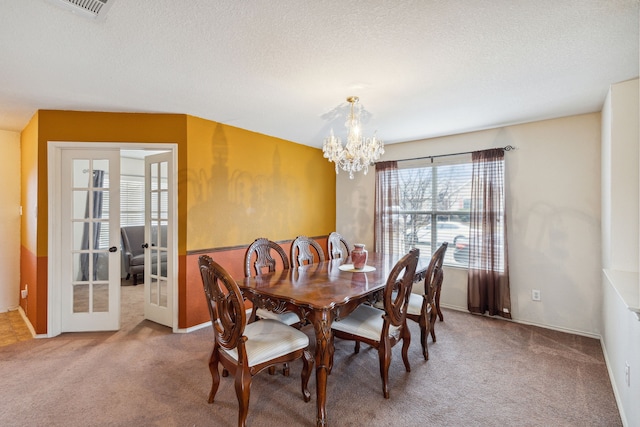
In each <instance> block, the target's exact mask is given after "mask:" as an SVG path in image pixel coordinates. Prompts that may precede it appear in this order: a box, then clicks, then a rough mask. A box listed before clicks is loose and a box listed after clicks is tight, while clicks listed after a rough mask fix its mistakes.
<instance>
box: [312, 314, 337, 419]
mask: <svg viewBox="0 0 640 427" xmlns="http://www.w3.org/2000/svg"><path fill="white" fill-rule="evenodd" d="M314 317H315V318H314V319H313V320H314V321H313V327H314V329H315V332H316V356H315V359H316V398H317V406H318V415H317V418H316V425H317V426H323V427H324V426H327V425H328V421H327V411H326V404H327V377H328V374H329V371H330V369H331V357H332V353H333V351H332V349H331V345H332V344H333V339H332V337H331V322H332V321H333V319H332V314H331V312H330V311H328V310H324V311H319V312H316V313H315V316H314Z"/></svg>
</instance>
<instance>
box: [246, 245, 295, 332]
mask: <svg viewBox="0 0 640 427" xmlns="http://www.w3.org/2000/svg"><path fill="white" fill-rule="evenodd" d="M272 253H275V254H277V256H278V257H279V259H280V261H281V263H282V268H283V269H284V270H288V269H289V258H288V257H287V253H286V252H285V251H284V249H282V246H280V245H279V244H277V243H276V242H272V241H271V240H269V239H267V238H264V237H260V238H258V239H256V240H254V241H253V243H251V245H249V247H248V248H247V252H246V253H245V256H244V275H245V277H250V276H251V273H252V271H253V272H254V273H255V275H256V276H260V275H261V274H262V273H265V272H274V271H276V260H275V258H274V257H273V255H272ZM265 269H266V271H265ZM256 317H259V318H261V319H273V320H277V321H279V322H282V323H284V324H286V325H290V326H296V327H298V328H299V327H300V326H301V322H300V317H298V315H297V314H295V313H292V312H290V311H285V312H283V313H276V312H274V311H271V310H267V309H264V308H258V307H255V305H254V310H253V312H252V314H251V320H253V319H255V318H256Z"/></svg>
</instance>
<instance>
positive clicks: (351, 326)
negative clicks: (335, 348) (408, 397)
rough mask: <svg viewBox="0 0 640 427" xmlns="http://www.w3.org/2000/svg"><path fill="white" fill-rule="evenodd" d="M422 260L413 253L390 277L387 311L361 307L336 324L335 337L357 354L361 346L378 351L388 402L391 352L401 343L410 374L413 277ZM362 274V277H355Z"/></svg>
mask: <svg viewBox="0 0 640 427" xmlns="http://www.w3.org/2000/svg"><path fill="white" fill-rule="evenodd" d="M419 256H420V250H419V249H416V248H414V249H411V250H410V251H409V253H408V254H406V255H405V256H403V257H402V258H401V259H400V261H398V262H397V263H396V265H395V266H394V267H393V269H392V270H391V273H389V277H388V278H387V282H386V284H385V287H384V293H383V301H384V309H383V310H381V309H379V308H376V307H373V306H371V305H367V304H361V305H359V306H358V308H356V309H355V310H354V311H353V312H352V313H351V314H349V315H348V316H347V317H345V318H344V319H342V320H339V321H336V322H333V326H332V330H333V334H334V336H335V337H337V338H340V339H346V340H352V341H355V352H356V353H358V352H359V351H360V342H363V343H365V344H369V345H370V346H371V347H374V348H375V349H377V350H378V359H379V362H380V376H381V378H382V394H383V395H384V397H385V399H388V398H389V365H390V364H391V348H392V347H393V346H395V345H396V344H397V343H398V342H400V340H402V360H403V362H404V366H405V369H406V370H407V372H410V371H411V366H410V365H409V357H408V351H409V344H410V342H411V334H410V333H409V328H407V305H408V303H409V295H410V294H411V288H412V286H413V277H414V275H415V272H416V266H417V264H418V257H419ZM356 274H360V273H356Z"/></svg>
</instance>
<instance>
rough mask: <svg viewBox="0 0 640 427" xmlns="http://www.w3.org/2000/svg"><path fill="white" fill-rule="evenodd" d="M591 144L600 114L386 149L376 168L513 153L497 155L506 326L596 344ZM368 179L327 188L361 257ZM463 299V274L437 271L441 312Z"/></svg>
mask: <svg viewBox="0 0 640 427" xmlns="http://www.w3.org/2000/svg"><path fill="white" fill-rule="evenodd" d="M600 138H601V124H600V114H599V113H592V114H585V115H579V116H571V117H566V118H561V119H555V120H546V121H540V122H535V123H528V124H523V125H516V126H508V127H503V128H497V129H492V130H486V131H481V132H473V133H466V134H460V135H453V136H448V137H442V138H433V139H428V140H421V141H413V142H407V143H401V144H392V145H387V146H386V147H385V149H386V153H385V154H384V156H383V157H382V160H396V159H406V158H414V157H421V156H428V155H439V154H451V153H457V152H465V151H472V150H481V149H487V148H494V147H504V146H506V145H513V146H515V147H516V150H515V151H510V152H507V153H506V154H505V164H506V181H507V192H506V194H507V216H508V217H507V225H508V235H507V238H508V241H509V258H510V259H509V265H510V280H511V299H512V315H513V318H514V320H516V321H520V322H524V323H531V324H536V325H541V326H546V327H550V328H554V329H559V330H565V331H569V332H576V333H580V334H584V335H590V336H599V335H600V332H601V331H600V329H601V322H600V319H601V311H600V310H601V308H600V307H601V299H602V289H601V277H600V272H601V264H600V263H601V253H600V247H601V243H600V242H601V236H600V207H601V204H600ZM374 175H375V174H374V172H373V171H370V172H369V174H368V175H367V176H362V175H358V176H356V177H355V178H354V179H353V180H349V177H348V175H347V174H344V173H341V174H339V175H338V179H337V181H336V186H337V188H336V205H337V209H336V228H337V230H338V231H339V232H340V233H342V234H343V235H344V236H345V237H346V238H347V239H348V240H349V241H350V242H362V243H365V244H366V245H367V246H368V247H369V248H370V249H373V212H374V198H375V176H374ZM532 289H538V290H540V291H541V296H542V300H541V301H540V302H534V301H532V300H531V290H532ZM466 290H467V277H466V270H464V269H457V268H446V269H445V279H444V284H443V289H442V299H441V303H442V305H443V306H448V307H454V308H459V309H462V310H466V309H467V296H466V295H467V291H466Z"/></svg>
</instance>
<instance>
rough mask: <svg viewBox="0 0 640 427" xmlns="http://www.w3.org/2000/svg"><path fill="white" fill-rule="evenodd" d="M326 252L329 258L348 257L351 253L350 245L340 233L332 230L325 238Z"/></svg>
mask: <svg viewBox="0 0 640 427" xmlns="http://www.w3.org/2000/svg"><path fill="white" fill-rule="evenodd" d="M327 252H328V253H329V259H337V258H348V257H349V255H350V254H351V246H350V245H349V243H347V241H346V240H345V238H344V237H342V235H341V234H340V233H338V232H337V231H334V232H332V233H331V234H329V238H328V239H327Z"/></svg>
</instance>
